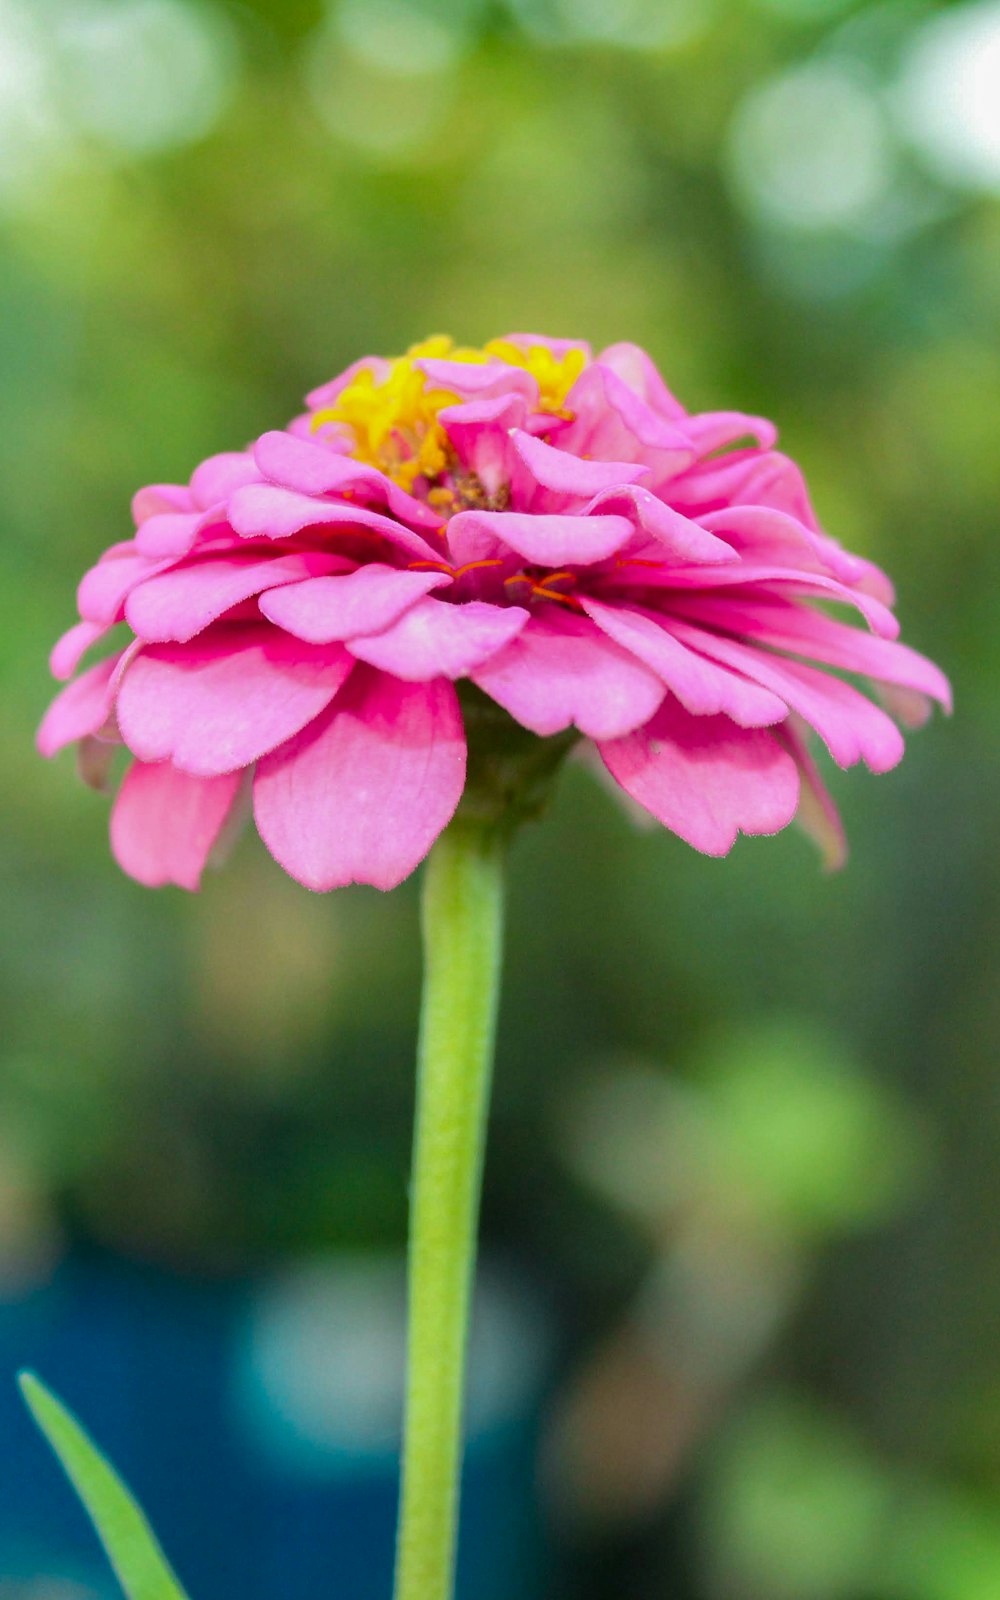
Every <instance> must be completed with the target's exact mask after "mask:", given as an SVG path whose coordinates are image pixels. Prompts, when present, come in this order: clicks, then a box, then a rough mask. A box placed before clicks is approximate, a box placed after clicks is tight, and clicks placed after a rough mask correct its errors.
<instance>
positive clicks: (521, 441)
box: [511, 428, 649, 500]
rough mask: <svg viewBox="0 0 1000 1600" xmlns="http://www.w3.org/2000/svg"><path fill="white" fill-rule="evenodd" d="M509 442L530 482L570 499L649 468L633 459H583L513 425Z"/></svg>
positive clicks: (633, 479)
mask: <svg viewBox="0 0 1000 1600" xmlns="http://www.w3.org/2000/svg"><path fill="white" fill-rule="evenodd" d="M511 442H512V444H513V446H514V449H515V451H516V452H517V455H518V456H519V458H520V460H521V461H522V462H523V464H524V466H525V467H526V469H527V473H528V477H529V480H530V482H531V483H532V484H533V485H538V486H539V487H541V488H542V489H548V490H549V491H550V492H552V493H554V494H558V495H562V496H565V497H566V498H567V499H572V500H589V499H590V497H591V495H595V494H599V493H600V491H601V490H602V489H613V488H619V487H620V486H621V485H622V484H623V483H635V482H637V480H638V479H639V478H645V477H647V476H648V474H649V468H648V467H643V466H637V465H636V463H635V462H634V461H583V460H581V459H580V457H579V456H574V455H570V454H569V452H568V451H566V450H556V449H555V448H554V447H553V446H552V445H550V444H545V442H544V441H543V440H542V439H536V438H534V437H533V436H532V435H531V434H530V433H524V432H522V431H521V429H519V428H515V429H514V430H513V432H512V434H511Z"/></svg>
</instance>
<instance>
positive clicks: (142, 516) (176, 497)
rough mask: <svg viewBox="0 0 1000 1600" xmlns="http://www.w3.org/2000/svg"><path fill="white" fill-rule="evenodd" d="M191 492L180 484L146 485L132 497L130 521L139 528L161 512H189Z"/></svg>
mask: <svg viewBox="0 0 1000 1600" xmlns="http://www.w3.org/2000/svg"><path fill="white" fill-rule="evenodd" d="M191 509H192V501H191V491H190V489H187V488H185V487H184V485H183V484H182V483H148V484H147V485H146V487H145V488H144V489H138V490H136V493H135V494H134V495H133V496H132V520H133V522H134V523H135V525H136V527H137V528H139V527H141V526H142V524H143V523H144V522H145V521H146V518H147V517H155V516H157V515H158V514H159V513H160V512H161V511H190V510H191Z"/></svg>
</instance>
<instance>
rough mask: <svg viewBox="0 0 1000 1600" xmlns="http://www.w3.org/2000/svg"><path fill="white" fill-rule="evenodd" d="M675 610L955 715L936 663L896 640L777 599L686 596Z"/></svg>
mask: <svg viewBox="0 0 1000 1600" xmlns="http://www.w3.org/2000/svg"><path fill="white" fill-rule="evenodd" d="M675 607H676V609H677V610H678V611H680V612H681V613H682V614H683V615H684V616H685V617H687V618H689V619H690V620H691V621H692V622H704V623H706V624H707V625H708V626H709V627H711V628H716V629H719V628H723V629H725V630H726V631H727V632H728V633H741V634H748V635H750V636H751V637H752V638H754V639H758V640H760V641H761V642H762V643H764V644H769V645H773V646H774V647H775V649H778V650H792V651H794V652H795V653H796V654H797V655H801V656H808V657H809V659H810V660H812V661H824V662H826V663H827V665H828V666H831V667H841V668H843V669H844V670H845V671H847V672H860V673H864V675H865V676H866V677H869V678H874V679H875V680H876V681H877V682H879V683H887V684H895V685H898V686H899V687H900V688H902V689H913V690H916V691H917V692H918V693H919V694H921V695H930V696H931V698H932V699H934V700H937V701H939V702H940V704H941V705H942V706H944V708H945V710H946V711H950V710H951V686H950V684H949V683H948V680H947V678H946V677H945V675H944V673H943V672H942V671H941V670H940V668H939V667H936V666H935V665H934V663H933V661H928V659H927V657H926V656H922V655H920V654H918V652H917V651H916V650H911V649H910V647H909V645H905V644H901V643H900V642H899V641H898V640H896V639H880V638H878V637H874V636H873V635H872V634H870V633H863V632H862V631H861V630H860V628H852V627H851V626H850V624H849V623H845V622H837V621H836V620H835V619H834V618H833V617H828V616H826V615H825V614H824V613H823V612H822V611H816V610H814V609H813V607H812V606H799V605H793V604H790V603H789V602H788V601H785V600H781V599H778V598H777V597H774V598H767V597H764V598H761V599H744V598H743V597H742V596H738V597H735V598H733V599H731V600H729V599H727V600H717V599H714V598H702V597H701V596H700V595H691V596H687V595H685V596H683V597H680V596H678V597H677V599H676V601H675V602H674V603H673V604H672V606H671V609H672V610H673V609H674V608H675Z"/></svg>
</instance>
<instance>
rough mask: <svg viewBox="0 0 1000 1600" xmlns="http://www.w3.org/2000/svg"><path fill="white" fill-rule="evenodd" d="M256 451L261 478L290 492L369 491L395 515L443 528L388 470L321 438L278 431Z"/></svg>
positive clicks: (265, 436)
mask: <svg viewBox="0 0 1000 1600" xmlns="http://www.w3.org/2000/svg"><path fill="white" fill-rule="evenodd" d="M253 453H254V460H255V462H256V464H257V467H258V468H259V472H258V478H259V476H260V474H261V473H262V474H263V475H264V477H265V478H269V479H270V480H271V481H272V483H276V484H279V485H282V486H283V487H284V488H286V489H294V490H296V491H297V492H298V493H300V494H306V495H325V494H341V495H343V494H351V493H353V492H354V491H355V490H363V491H365V493H366V495H370V496H371V497H372V498H373V499H377V500H380V501H381V502H382V504H383V505H387V506H388V508H389V510H390V511H391V512H392V514H393V516H395V517H401V518H402V520H403V521H404V522H408V523H411V524H412V525H413V526H414V527H416V528H438V527H440V525H441V518H440V517H439V516H438V515H437V513H436V512H435V511H433V510H432V509H431V507H430V506H429V505H427V504H426V503H425V502H424V501H422V500H418V499H416V497H415V496H414V495H412V494H408V493H407V492H406V490H405V489H401V488H400V486H399V484H398V483H394V482H393V480H392V479H391V478H387V477H386V475H385V473H384V472H379V471H378V469H377V468H376V467H370V466H366V465H365V464H364V462H361V461H355V460H354V459H353V458H352V457H351V456H345V455H339V454H337V453H335V452H334V451H332V450H328V449H327V448H326V447H325V446H324V445H321V444H317V443H316V442H315V440H311V439H297V438H295V436H294V435H293V434H290V433H283V432H279V431H277V430H275V431H274V432H271V433H265V434H262V435H261V437H260V438H259V439H258V440H257V443H256V444H255V445H254V452H253Z"/></svg>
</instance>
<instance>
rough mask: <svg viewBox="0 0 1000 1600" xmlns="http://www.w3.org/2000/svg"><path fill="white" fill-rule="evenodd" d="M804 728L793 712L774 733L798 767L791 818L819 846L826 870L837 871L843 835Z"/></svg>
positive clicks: (843, 860) (844, 856)
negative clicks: (795, 806) (796, 803)
mask: <svg viewBox="0 0 1000 1600" xmlns="http://www.w3.org/2000/svg"><path fill="white" fill-rule="evenodd" d="M808 731H809V730H808V728H806V727H805V725H804V724H802V723H800V721H799V718H798V717H796V716H794V715H793V716H791V717H789V719H788V721H787V722H786V723H784V725H783V726H782V727H781V728H780V729H779V730H778V735H777V736H778V738H779V739H780V740H781V742H782V744H783V745H784V746H785V747H786V749H787V750H788V751H789V752H790V754H791V756H792V758H793V760H794V761H795V764H796V766H797V767H798V769H799V778H800V786H799V809H798V811H797V812H796V813H795V820H796V822H797V823H798V825H799V827H800V828H801V829H802V831H803V833H806V834H808V835H809V837H810V839H812V840H813V842H814V844H816V845H818V846H819V850H820V854H821V856H822V858H823V866H824V868H825V869H826V871H827V872H839V870H840V868H841V867H842V866H844V865H845V863H846V861H847V835H846V834H845V833H844V824H843V823H842V822H841V820H840V812H839V811H838V810H837V807H836V805H835V804H834V800H833V796H832V795H831V793H830V791H829V789H828V788H827V786H826V784H825V783H824V782H823V779H822V777H821V776H820V771H819V768H818V767H817V765H816V763H815V761H814V760H813V757H812V752H811V750H810V749H809V740H808V737H807V735H808Z"/></svg>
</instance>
